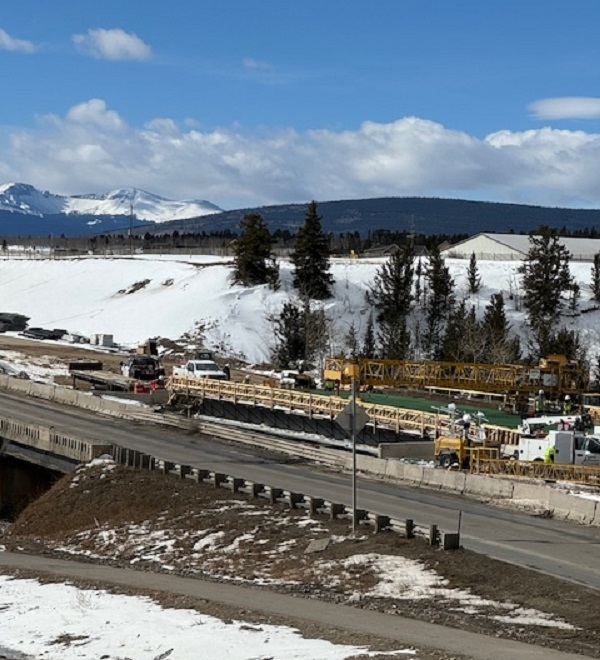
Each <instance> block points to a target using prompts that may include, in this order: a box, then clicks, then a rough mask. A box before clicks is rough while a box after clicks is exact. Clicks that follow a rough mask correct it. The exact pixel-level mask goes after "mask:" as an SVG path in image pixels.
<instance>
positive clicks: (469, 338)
mask: <svg viewBox="0 0 600 660" xmlns="http://www.w3.org/2000/svg"><path fill="white" fill-rule="evenodd" d="M481 327H482V324H481V322H480V321H478V320H477V315H476V313H475V307H473V306H471V307H470V309H468V310H467V303H466V301H465V300H462V301H461V302H460V303H459V304H458V305H457V306H455V307H454V309H453V310H452V311H451V312H450V315H449V318H448V324H447V327H446V334H445V336H444V341H443V346H442V355H441V357H442V359H444V360H452V361H454V362H481V361H482V358H483V356H484V355H485V337H484V335H483V333H482V331H481Z"/></svg>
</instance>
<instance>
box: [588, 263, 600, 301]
mask: <svg viewBox="0 0 600 660" xmlns="http://www.w3.org/2000/svg"><path fill="white" fill-rule="evenodd" d="M590 288H591V289H592V299H593V300H595V301H596V302H600V252H598V253H597V254H595V255H594V263H593V265H592V282H591V284H590Z"/></svg>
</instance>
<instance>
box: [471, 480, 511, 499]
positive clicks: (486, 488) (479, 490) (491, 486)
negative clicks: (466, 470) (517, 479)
mask: <svg viewBox="0 0 600 660" xmlns="http://www.w3.org/2000/svg"><path fill="white" fill-rule="evenodd" d="M513 488H514V484H513V482H512V481H509V480H508V479H494V478H493V477H487V476H485V475H481V474H468V475H467V477H466V480H465V489H464V492H465V494H467V495H476V496H478V497H486V498H490V499H491V498H500V499H508V500H510V499H512V496H513Z"/></svg>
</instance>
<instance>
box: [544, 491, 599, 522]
mask: <svg viewBox="0 0 600 660" xmlns="http://www.w3.org/2000/svg"><path fill="white" fill-rule="evenodd" d="M596 505H597V502H596V501H594V500H588V499H584V498H583V497H577V496H576V495H571V494H569V493H562V492H561V491H559V490H555V489H550V494H549V498H548V507H549V508H550V509H552V511H554V514H555V515H556V516H557V517H560V518H567V519H568V520H574V521H576V522H580V523H587V524H589V523H592V522H593V521H594V518H595V516H596Z"/></svg>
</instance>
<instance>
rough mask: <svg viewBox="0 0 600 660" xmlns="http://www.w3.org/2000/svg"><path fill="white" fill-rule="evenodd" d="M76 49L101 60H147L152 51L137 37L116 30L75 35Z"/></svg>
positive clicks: (98, 30) (93, 31)
mask: <svg viewBox="0 0 600 660" xmlns="http://www.w3.org/2000/svg"><path fill="white" fill-rule="evenodd" d="M72 39H73V43H74V44H75V47H76V48H77V49H78V50H79V51H80V52H81V53H84V54H85V55H90V56H91V57H95V58H96V59H101V60H147V59H149V58H150V57H151V56H152V49H151V48H150V46H148V45H147V44H145V43H144V42H143V41H142V40H141V39H140V38H139V37H138V36H137V35H135V34H130V33H128V32H125V31H124V30H121V29H118V28H115V29H113V30H104V29H102V28H98V29H96V30H88V31H87V34H74V35H73V37H72Z"/></svg>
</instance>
